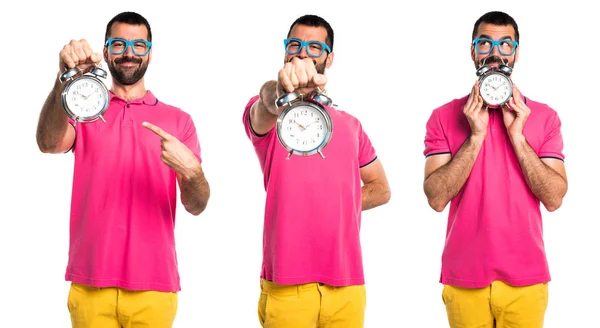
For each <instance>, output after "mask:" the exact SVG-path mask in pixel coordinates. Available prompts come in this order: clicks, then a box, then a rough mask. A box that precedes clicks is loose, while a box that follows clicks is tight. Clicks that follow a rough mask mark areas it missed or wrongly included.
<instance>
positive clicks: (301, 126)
mask: <svg viewBox="0 0 600 328" xmlns="http://www.w3.org/2000/svg"><path fill="white" fill-rule="evenodd" d="M294 123H296V124H297V125H298V126H299V127H300V128H301V129H302V130H303V131H304V130H306V127H304V126H303V125H302V124H300V123H298V121H296V120H294ZM307 126H308V125H307Z"/></svg>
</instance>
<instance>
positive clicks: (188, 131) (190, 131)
mask: <svg viewBox="0 0 600 328" xmlns="http://www.w3.org/2000/svg"><path fill="white" fill-rule="evenodd" d="M180 141H181V142H182V143H183V144H184V145H186V146H187V147H188V148H189V149H190V150H191V151H192V153H194V155H195V156H196V158H198V161H200V163H202V157H201V156H200V140H198V134H197V132H196V126H195V124H194V120H193V119H192V117H191V116H189V115H187V118H186V121H185V124H184V126H183V131H182V135H181V140H180Z"/></svg>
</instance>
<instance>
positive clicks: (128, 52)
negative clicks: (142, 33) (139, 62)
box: [122, 44, 134, 57]
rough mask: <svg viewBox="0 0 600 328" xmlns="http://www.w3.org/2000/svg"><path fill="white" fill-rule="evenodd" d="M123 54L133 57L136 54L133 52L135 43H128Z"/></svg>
mask: <svg viewBox="0 0 600 328" xmlns="http://www.w3.org/2000/svg"><path fill="white" fill-rule="evenodd" d="M122 55H126V56H129V57H132V56H133V55H134V53H133V44H127V45H125V51H123V53H122Z"/></svg>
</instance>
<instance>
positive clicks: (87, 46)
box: [79, 39, 94, 64]
mask: <svg viewBox="0 0 600 328" xmlns="http://www.w3.org/2000/svg"><path fill="white" fill-rule="evenodd" d="M79 43H80V44H81V50H82V51H83V53H84V54H85V60H86V62H87V63H90V64H91V63H93V61H92V55H93V54H94V52H93V51H92V48H91V47H90V44H89V43H88V42H87V40H85V39H81V40H79Z"/></svg>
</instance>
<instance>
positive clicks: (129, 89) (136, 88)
mask: <svg viewBox="0 0 600 328" xmlns="http://www.w3.org/2000/svg"><path fill="white" fill-rule="evenodd" d="M110 91H112V93H114V94H115V95H117V96H119V97H120V98H123V99H125V101H127V102H130V101H132V100H135V99H139V98H142V97H143V96H145V95H146V87H145V86H144V78H141V79H140V80H139V81H137V82H136V83H134V84H132V85H123V84H121V83H119V82H117V81H115V80H114V79H113V81H112V86H111V88H110Z"/></svg>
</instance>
